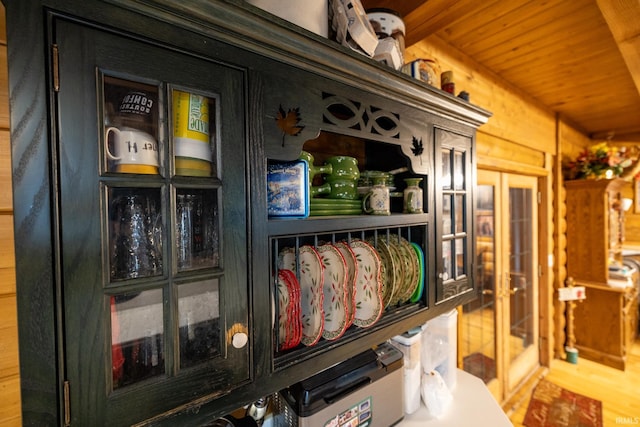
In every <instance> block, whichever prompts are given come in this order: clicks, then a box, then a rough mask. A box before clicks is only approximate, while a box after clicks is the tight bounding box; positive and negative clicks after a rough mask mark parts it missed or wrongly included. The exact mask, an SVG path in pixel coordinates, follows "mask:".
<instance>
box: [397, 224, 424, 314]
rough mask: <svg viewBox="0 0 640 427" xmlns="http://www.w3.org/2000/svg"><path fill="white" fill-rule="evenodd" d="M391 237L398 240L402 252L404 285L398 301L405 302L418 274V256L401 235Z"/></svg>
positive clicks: (414, 286)
mask: <svg viewBox="0 0 640 427" xmlns="http://www.w3.org/2000/svg"><path fill="white" fill-rule="evenodd" d="M392 238H393V239H394V240H395V241H397V242H399V246H400V251H401V253H402V261H403V262H404V273H405V274H404V285H403V292H402V294H401V295H399V298H400V301H399V302H400V303H404V302H407V301H408V300H409V298H411V295H412V294H413V291H414V290H415V288H416V284H417V276H418V269H419V266H418V257H417V256H416V251H415V250H414V249H413V248H412V247H411V244H410V243H409V242H408V241H407V239H405V238H404V237H402V236H397V235H393V236H392Z"/></svg>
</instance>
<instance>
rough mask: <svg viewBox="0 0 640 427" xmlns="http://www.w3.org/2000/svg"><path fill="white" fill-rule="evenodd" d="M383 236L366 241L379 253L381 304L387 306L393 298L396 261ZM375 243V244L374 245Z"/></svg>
mask: <svg viewBox="0 0 640 427" xmlns="http://www.w3.org/2000/svg"><path fill="white" fill-rule="evenodd" d="M376 240H377V241H376ZM385 240H386V239H385V237H382V236H380V237H378V238H377V239H373V238H371V239H368V240H367V242H368V243H369V244H371V245H372V246H374V247H375V248H376V250H377V251H378V255H380V261H381V265H380V277H381V280H382V290H381V292H382V306H383V307H385V308H386V307H388V306H389V305H390V303H391V300H392V298H393V294H394V291H395V287H396V276H397V274H396V265H395V264H396V263H395V262H394V261H393V256H392V255H391V252H390V250H389V246H387V243H386V242H385ZM376 243H377V246H376Z"/></svg>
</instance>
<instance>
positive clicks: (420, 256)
mask: <svg viewBox="0 0 640 427" xmlns="http://www.w3.org/2000/svg"><path fill="white" fill-rule="evenodd" d="M411 246H412V247H413V250H415V251H416V255H417V256H418V260H419V262H420V274H419V276H418V283H417V285H416V288H415V290H414V291H413V294H412V295H411V298H410V299H409V301H411V302H418V301H420V298H422V292H423V291H424V252H422V248H421V247H420V246H419V245H418V244H417V243H413V242H411Z"/></svg>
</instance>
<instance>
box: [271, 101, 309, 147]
mask: <svg viewBox="0 0 640 427" xmlns="http://www.w3.org/2000/svg"><path fill="white" fill-rule="evenodd" d="M299 123H300V108H289V111H287V112H285V111H284V108H282V105H280V107H279V108H278V115H277V116H276V124H277V125H278V128H280V130H281V131H282V146H283V147H284V138H285V137H286V136H287V135H291V136H298V135H299V134H300V132H302V129H304V126H299V125H298V124H299Z"/></svg>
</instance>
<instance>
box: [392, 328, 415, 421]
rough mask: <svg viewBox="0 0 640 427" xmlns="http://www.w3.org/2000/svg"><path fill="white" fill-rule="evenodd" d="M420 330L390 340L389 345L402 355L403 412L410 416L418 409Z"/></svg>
mask: <svg viewBox="0 0 640 427" xmlns="http://www.w3.org/2000/svg"><path fill="white" fill-rule="evenodd" d="M421 342H422V330H421V328H416V329H413V330H411V331H409V332H405V333H404V334H402V335H397V336H395V337H393V338H392V339H391V344H393V346H394V347H396V348H397V349H398V350H400V351H401V352H402V354H403V355H404V412H405V413H406V414H412V413H414V412H415V411H417V410H418V408H420V384H421V378H422V367H421V365H420V358H421V355H420V345H421Z"/></svg>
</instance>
